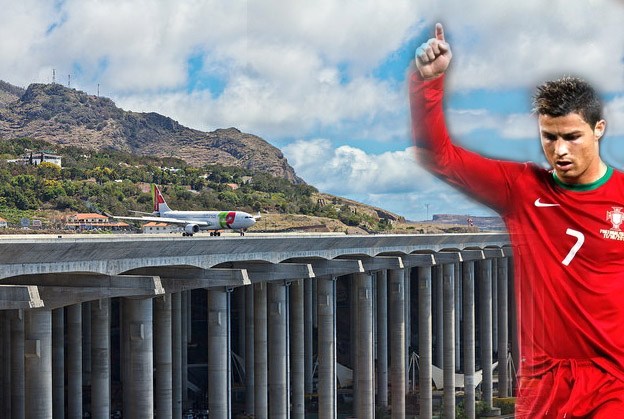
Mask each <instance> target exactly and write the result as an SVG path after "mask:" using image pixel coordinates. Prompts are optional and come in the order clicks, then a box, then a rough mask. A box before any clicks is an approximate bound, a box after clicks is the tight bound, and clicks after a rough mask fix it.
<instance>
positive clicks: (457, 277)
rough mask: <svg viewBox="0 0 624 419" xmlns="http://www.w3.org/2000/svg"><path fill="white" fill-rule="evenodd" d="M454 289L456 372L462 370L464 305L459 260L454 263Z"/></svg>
mask: <svg viewBox="0 0 624 419" xmlns="http://www.w3.org/2000/svg"><path fill="white" fill-rule="evenodd" d="M453 269H454V274H453V278H454V281H453V284H454V287H453V291H454V294H455V297H454V303H455V332H454V333H455V372H459V371H460V370H461V342H462V340H461V335H462V333H461V321H462V306H461V298H462V297H461V291H462V286H461V285H462V284H461V282H462V281H461V264H460V263H459V262H457V263H454V264H453Z"/></svg>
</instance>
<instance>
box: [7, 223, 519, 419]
mask: <svg viewBox="0 0 624 419" xmlns="http://www.w3.org/2000/svg"><path fill="white" fill-rule="evenodd" d="M508 245H509V239H508V236H507V235H506V234H502V233H501V234H446V235H371V236H337V235H310V236H290V235H280V236H272V235H267V236H261V235H252V234H250V235H248V236H247V237H220V238H209V237H202V236H196V237H193V238H186V237H184V238H183V237H172V236H167V237H162V236H161V237H146V236H141V235H118V236H78V235H76V236H64V237H61V236H58V237H57V236H34V237H28V236H14V237H12V236H5V237H2V238H0V412H2V415H1V416H2V417H6V418H37V419H41V418H63V417H69V418H81V417H82V415H83V411H84V410H87V406H85V405H83V404H87V403H88V410H89V411H90V413H91V416H92V417H93V418H110V417H111V411H112V409H113V404H114V402H117V403H118V404H119V405H120V410H123V417H124V418H150V417H158V418H181V417H182V411H183V408H186V407H189V403H190V401H189V393H190V392H191V391H192V390H193V389H192V388H191V387H192V384H191V380H190V379H189V371H190V369H191V365H190V364H189V358H188V354H189V346H188V345H187V343H188V342H190V341H191V336H190V335H191V334H192V333H194V332H193V329H191V320H190V319H191V318H192V316H193V315H194V314H193V310H201V312H202V313H205V314H202V315H203V316H205V323H204V324H205V325H206V327H205V328H206V330H205V335H206V339H205V340H206V342H202V345H203V347H205V348H206V349H205V351H206V352H207V353H206V359H207V377H206V382H207V385H206V387H207V388H205V389H197V388H195V389H194V390H196V391H202V392H203V394H202V397H203V400H205V401H206V407H207V409H208V410H209V411H210V418H231V417H233V416H234V412H233V405H234V402H235V400H233V397H234V396H233V394H242V401H241V400H239V401H238V402H239V404H243V405H244V410H245V412H246V413H247V414H248V415H249V416H246V417H255V418H287V417H293V418H303V417H304V414H305V413H304V409H305V405H306V397H308V396H310V395H312V394H315V395H317V401H318V412H319V417H320V418H336V417H337V405H338V395H339V392H338V388H339V386H340V385H341V384H342V383H338V382H337V379H336V373H337V371H336V370H337V367H338V363H337V359H338V358H339V357H342V356H345V357H346V358H348V361H346V362H345V363H348V364H349V365H350V366H351V368H352V370H353V376H352V383H353V392H352V396H353V416H354V417H357V418H360V419H364V418H373V417H374V416H375V410H376V409H379V408H383V409H388V410H390V411H391V412H392V417H393V418H401V417H405V412H406V394H407V393H409V392H410V391H414V392H415V393H416V394H417V400H418V406H419V407H418V409H419V411H418V412H419V417H420V418H431V417H432V410H433V401H434V397H433V390H432V384H431V383H432V378H433V377H432V375H433V371H434V370H435V368H436V367H435V366H438V367H442V368H443V384H444V385H443V387H444V395H443V405H444V412H443V416H444V417H455V400H456V399H455V397H456V395H455V388H456V387H459V386H460V385H459V384H458V383H456V379H457V378H456V377H457V375H456V373H457V372H458V371H460V370H461V371H462V372H463V381H464V382H463V387H464V391H465V393H464V405H465V410H466V411H467V414H468V417H474V409H475V408H474V405H475V383H477V382H478V381H479V380H477V379H476V378H475V377H476V376H477V373H476V372H475V365H476V361H475V360H476V359H477V360H480V365H482V366H483V368H482V372H480V373H482V377H483V382H482V383H481V387H480V389H481V398H482V400H484V401H485V402H486V403H488V404H489V405H490V406H491V404H492V398H493V392H494V389H495V386H494V384H493V377H492V367H491V365H492V364H493V362H494V361H496V359H492V358H493V356H494V354H499V355H498V357H499V358H500V361H499V362H501V365H503V364H504V365H507V354H508V349H507V348H511V347H512V346H513V345H512V344H513V343H514V342H513V340H514V336H515V335H514V333H513V328H511V327H508V325H512V324H514V319H513V310H511V308H508V307H511V304H510V303H509V302H508V296H509V295H511V292H510V290H511V289H512V286H513V276H512V275H511V264H510V259H511V258H510V257H511V252H510V248H509V247H508ZM337 287H338V288H337ZM337 289H340V290H345V291H340V294H341V295H342V294H347V295H346V296H345V295H342V296H339V295H338V293H339V292H338V291H337ZM192 290H195V292H198V291H197V290H203V291H201V292H202V293H203V294H202V295H204V296H206V298H205V299H203V300H202V302H201V304H200V305H197V304H194V305H192V304H191V298H192V294H191V291H192ZM195 299H196V298H195ZM337 300H340V301H342V302H343V303H341V304H340V305H339V304H337ZM347 302H348V303H347ZM233 312H236V313H237V318H236V321H235V320H234V317H233V316H232V313H233ZM509 314H511V315H509ZM195 316H196V313H195ZM477 320H478V321H477ZM412 323H413V324H412ZM340 324H346V325H347V327H346V333H347V337H346V339H345V338H341V337H340V336H338V334H337V329H339V330H343V329H344V328H343V329H340V328H339V327H338V326H337V325H340ZM113 325H117V327H118V329H117V330H118V333H117V338H116V339H115V340H113V339H112V333H111V330H112V329H113ZM235 331H236V333H235ZM475 331H476V332H477V333H476V334H475ZM340 333H342V334H343V335H344V333H345V332H344V330H343V331H342V332H340ZM234 335H236V336H234ZM314 335H315V336H316V339H314V338H313V336H314ZM202 340H204V339H202ZM234 341H236V342H235V345H234ZM314 342H316V345H314ZM345 345H346V346H345ZM343 346H344V347H347V348H348V349H346V350H345V351H346V352H347V354H346V355H345V354H342V355H341V354H340V353H339V352H340V348H341V347H343ZM475 348H478V349H479V350H478V351H475ZM499 349H500V350H499ZM343 352H344V351H343ZM475 352H477V353H475ZM413 353H417V354H418V358H417V361H418V368H417V369H412V370H411V372H410V370H409V368H408V366H409V365H410V362H411V361H414V360H415V359H416V357H415V356H413ZM232 354H236V355H237V359H239V360H241V361H240V365H241V366H243V367H244V368H242V369H244V371H245V372H246V373H244V374H241V375H240V376H241V377H242V378H241V379H242V383H243V384H242V390H241V391H239V393H235V392H233V380H234V378H233V377H234V375H235V374H234V372H235V370H237V368H235V367H236V366H235V365H234V363H233V361H232V359H233V357H232V356H231V355H232ZM314 359H316V362H317V364H315V363H314V362H313V360H314ZM315 365H316V368H315ZM114 371H118V375H119V382H120V384H119V386H117V387H113V386H112V385H111V381H112V377H113V375H114V374H115V373H114ZM414 371H415V372H414ZM313 377H314V378H313ZM511 381H512V377H510V376H508V374H507V368H499V374H498V385H497V390H498V395H499V396H506V395H508V394H509V392H510V391H511ZM416 384H418V385H417V386H416ZM416 387H417V389H416ZM86 389H89V391H90V394H88V395H87V394H83V392H86V391H88V390H86ZM189 390H191V391H189ZM84 400H88V402H83V401H84Z"/></svg>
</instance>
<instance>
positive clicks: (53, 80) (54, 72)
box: [52, 68, 56, 84]
mask: <svg viewBox="0 0 624 419" xmlns="http://www.w3.org/2000/svg"><path fill="white" fill-rule="evenodd" d="M55 83H56V69H55V68H53V69H52V84H55Z"/></svg>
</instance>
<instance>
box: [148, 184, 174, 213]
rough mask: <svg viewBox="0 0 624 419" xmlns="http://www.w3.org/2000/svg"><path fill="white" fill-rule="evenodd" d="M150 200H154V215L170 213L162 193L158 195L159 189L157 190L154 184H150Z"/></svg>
mask: <svg viewBox="0 0 624 419" xmlns="http://www.w3.org/2000/svg"><path fill="white" fill-rule="evenodd" d="M152 198H153V200H154V212H153V214H154V215H162V214H163V213H165V212H169V211H171V208H169V205H167V202H166V201H165V198H164V197H163V196H162V193H160V189H158V186H156V184H154V183H152Z"/></svg>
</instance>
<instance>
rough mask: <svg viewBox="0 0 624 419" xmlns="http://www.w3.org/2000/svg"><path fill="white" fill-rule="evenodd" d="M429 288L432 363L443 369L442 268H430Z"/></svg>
mask: <svg viewBox="0 0 624 419" xmlns="http://www.w3.org/2000/svg"><path fill="white" fill-rule="evenodd" d="M431 286H432V290H433V295H432V296H431V297H432V300H433V301H432V308H431V309H432V311H433V324H434V333H435V339H434V348H433V353H434V356H435V359H434V360H433V363H434V364H435V365H436V366H438V367H440V368H443V367H444V357H443V356H442V355H443V344H442V342H443V341H444V316H443V311H442V306H443V298H442V266H434V267H433V268H432V280H431Z"/></svg>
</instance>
